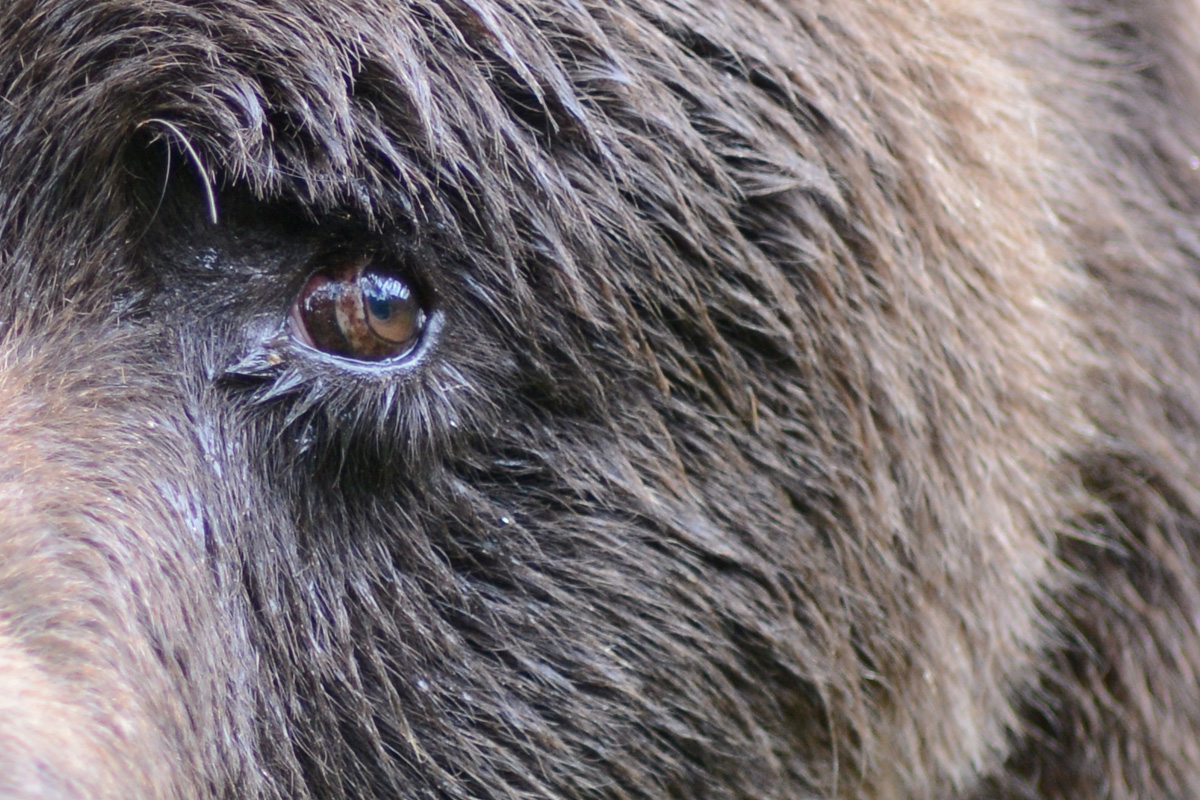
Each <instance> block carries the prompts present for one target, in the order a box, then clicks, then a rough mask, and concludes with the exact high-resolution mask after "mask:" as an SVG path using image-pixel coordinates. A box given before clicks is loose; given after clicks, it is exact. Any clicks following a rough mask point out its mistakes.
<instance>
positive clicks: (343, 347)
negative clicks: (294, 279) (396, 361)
mask: <svg viewBox="0 0 1200 800" xmlns="http://www.w3.org/2000/svg"><path fill="white" fill-rule="evenodd" d="M290 318H291V325H292V333H293V335H294V336H295V337H296V338H297V339H298V340H299V341H301V342H303V343H304V344H306V345H308V346H310V347H312V348H314V349H316V350H320V351H322V352H325V353H330V354H332V355H337V356H343V357H345V358H352V359H356V360H359V361H382V360H385V359H389V358H396V357H398V356H401V355H404V354H405V353H407V352H408V351H410V350H412V348H413V347H414V346H415V345H416V343H417V339H418V338H419V337H420V334H421V330H422V328H424V326H425V321H426V311H425V309H424V308H423V306H422V303H421V301H420V299H419V297H418V295H417V292H416V291H415V290H414V288H413V286H412V285H411V284H410V283H409V282H408V281H407V280H405V279H404V278H403V277H402V276H400V275H398V274H396V273H395V272H393V271H390V270H387V269H385V268H381V267H379V266H378V265H376V263H375V261H374V259H373V258H372V257H371V256H359V257H356V258H348V259H345V260H341V261H339V262H338V263H336V264H334V265H332V266H331V267H329V268H327V269H323V270H320V271H318V272H315V273H313V275H312V276H311V277H310V278H309V279H308V282H307V283H306V284H305V285H304V288H303V289H302V290H301V291H300V295H299V296H298V297H297V298H296V300H295V302H293V304H292V309H291V312H290Z"/></svg>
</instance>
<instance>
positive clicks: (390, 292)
mask: <svg viewBox="0 0 1200 800" xmlns="http://www.w3.org/2000/svg"><path fill="white" fill-rule="evenodd" d="M362 287H363V295H364V297H365V299H366V301H367V310H368V311H370V313H371V315H372V316H373V317H375V318H376V319H379V320H386V319H389V318H390V317H391V316H392V312H393V311H394V310H395V307H396V305H398V304H400V303H403V302H405V301H407V300H408V295H409V289H408V286H407V285H405V284H404V283H403V282H402V281H399V280H396V279H395V278H393V277H391V276H390V275H380V274H378V273H367V274H364V275H363V276H362Z"/></svg>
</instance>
